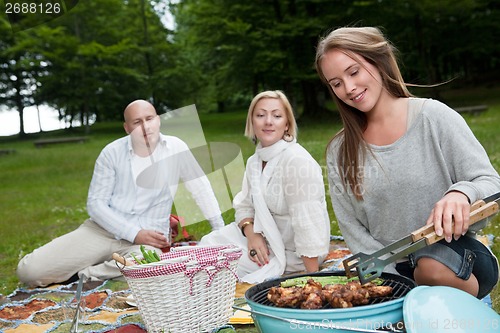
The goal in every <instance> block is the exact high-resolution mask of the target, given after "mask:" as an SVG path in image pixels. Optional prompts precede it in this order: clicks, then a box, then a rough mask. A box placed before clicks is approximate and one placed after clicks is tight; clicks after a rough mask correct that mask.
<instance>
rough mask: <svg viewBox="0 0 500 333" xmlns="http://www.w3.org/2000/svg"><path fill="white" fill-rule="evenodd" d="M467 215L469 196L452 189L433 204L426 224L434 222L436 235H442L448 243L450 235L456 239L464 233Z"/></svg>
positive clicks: (467, 224) (467, 223) (468, 213)
mask: <svg viewBox="0 0 500 333" xmlns="http://www.w3.org/2000/svg"><path fill="white" fill-rule="evenodd" d="M469 215H470V203H469V198H468V197H467V196H466V195H465V194H463V193H462V192H458V191H452V192H449V193H447V194H446V195H445V196H444V197H443V198H442V199H441V200H439V201H438V202H437V203H436V204H435V205H434V208H433V209H432V211H431V214H430V216H429V218H428V219H427V223H426V224H427V225H429V224H434V230H435V232H436V235H438V236H441V235H444V238H445V239H446V241H447V242H448V243H449V242H451V238H452V237H453V238H454V239H455V240H457V239H458V238H460V236H463V235H465V233H466V232H467V230H468V229H469ZM453 223H454V225H453Z"/></svg>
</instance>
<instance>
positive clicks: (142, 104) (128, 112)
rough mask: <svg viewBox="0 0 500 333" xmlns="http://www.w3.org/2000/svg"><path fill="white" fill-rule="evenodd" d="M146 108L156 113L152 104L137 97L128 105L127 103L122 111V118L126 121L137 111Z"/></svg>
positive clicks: (145, 109)
mask: <svg viewBox="0 0 500 333" xmlns="http://www.w3.org/2000/svg"><path fill="white" fill-rule="evenodd" d="M147 110H149V111H153V112H154V113H155V114H157V113H156V109H155V107H154V106H153V104H151V103H149V102H148V101H145V100H143V99H137V100H135V101H133V102H131V103H130V104H129V105H127V107H126V108H125V111H123V118H124V119H125V122H127V120H130V118H133V117H134V116H135V115H136V113H137V112H138V111H147Z"/></svg>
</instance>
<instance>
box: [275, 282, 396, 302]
mask: <svg viewBox="0 0 500 333" xmlns="http://www.w3.org/2000/svg"><path fill="white" fill-rule="evenodd" d="M391 293H392V287H389V286H378V285H376V284H373V283H367V284H365V285H361V284H360V283H359V282H357V281H351V282H348V283H346V284H327V285H325V286H321V283H319V282H316V281H314V280H313V279H309V280H308V281H307V283H306V285H305V286H304V287H297V286H294V287H271V288H270V290H269V292H268V294H267V299H268V300H269V301H270V302H271V303H273V304H274V305H276V306H278V307H292V308H298V307H300V308H302V309H319V308H322V307H323V306H324V305H325V304H330V306H331V307H333V308H350V307H353V306H357V305H364V304H368V302H369V300H370V298H374V297H384V296H389V295H390V294H391Z"/></svg>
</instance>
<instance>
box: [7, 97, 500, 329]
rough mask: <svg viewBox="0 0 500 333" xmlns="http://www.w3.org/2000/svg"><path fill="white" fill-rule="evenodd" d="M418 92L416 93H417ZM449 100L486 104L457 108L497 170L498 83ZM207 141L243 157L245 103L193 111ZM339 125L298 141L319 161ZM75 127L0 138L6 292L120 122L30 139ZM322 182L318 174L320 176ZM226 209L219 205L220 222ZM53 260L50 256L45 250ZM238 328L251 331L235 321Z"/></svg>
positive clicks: (318, 127)
mask: <svg viewBox="0 0 500 333" xmlns="http://www.w3.org/2000/svg"><path fill="white" fill-rule="evenodd" d="M419 95H421V96H422V95H423V94H422V93H420V94H419ZM443 97H444V99H445V101H446V102H447V103H449V104H450V105H452V106H461V105H464V104H467V105H474V104H487V105H488V106H489V109H488V111H486V112H484V113H481V114H480V115H464V117H465V119H466V120H467V122H468V124H469V125H470V126H471V128H472V130H473V132H474V133H475V134H476V136H477V138H478V139H479V141H480V142H481V143H482V144H483V146H484V147H485V149H486V151H487V152H488V154H489V156H490V159H491V161H492V163H493V165H494V166H495V168H496V169H497V170H499V171H500V140H499V139H498V138H499V130H498V129H499V128H500V88H495V89H493V88H489V89H486V88H483V89H480V90H474V91H458V90H452V91H449V92H447V93H443ZM200 118H201V121H202V126H203V130H204V132H205V136H206V139H207V141H208V142H231V143H235V144H237V145H239V147H240V148H241V150H242V153H243V157H244V159H245V160H246V158H247V157H248V156H250V154H251V153H252V152H253V149H254V147H253V145H252V144H251V143H250V142H249V141H248V140H247V139H246V138H244V137H243V132H244V126H245V118H246V111H245V110H242V111H241V112H233V113H227V114H201V115H200ZM339 128H340V125H339V124H335V123H329V122H324V121H322V122H312V121H308V122H306V123H300V122H299V142H300V143H301V144H302V145H303V146H304V147H305V148H306V149H308V150H309V151H310V152H311V154H312V155H313V156H314V157H315V158H316V159H317V160H318V161H319V163H320V164H321V165H322V166H324V165H325V159H324V149H325V145H326V143H327V142H328V141H329V139H330V138H331V137H332V135H333V134H334V133H335V132H336V131H337V130H338V129H339ZM73 134H74V135H82V130H81V129H73V130H72V131H70V130H66V131H55V132H49V133H38V134H36V135H30V136H29V137H28V139H27V140H23V141H19V140H16V139H14V138H0V150H1V149H13V150H15V152H13V153H10V154H5V155H0V169H1V171H2V172H1V173H0V184H1V191H0V235H1V236H2V241H1V242H0V267H2V269H1V270H0V294H4V295H7V294H9V293H11V292H12V291H13V290H14V289H15V288H16V287H17V286H18V281H17V278H16V276H15V268H16V265H17V262H18V261H19V259H20V258H21V257H22V256H24V255H25V254H26V253H28V252H31V251H32V250H33V249H35V248H37V247H39V246H41V245H43V244H44V243H46V242H48V241H50V240H51V239H53V238H55V237H57V236H59V235H61V234H63V233H66V232H68V231H70V230H73V229H75V228H76V227H77V226H78V225H79V224H80V223H82V221H83V220H84V219H85V218H87V213H86V207H85V205H86V196H87V191H88V186H89V182H90V179H91V176H92V171H93V166H94V162H95V159H96V158H97V155H98V154H99V152H100V151H101V149H102V148H103V147H104V146H105V145H106V144H107V143H109V142H110V141H112V140H114V139H116V138H119V137H121V136H123V135H124V132H123V128H122V124H121V123H107V124H97V125H95V126H92V128H91V131H90V134H89V138H90V140H89V141H88V142H86V143H84V144H75V143H73V144H64V145H57V146H49V147H45V148H41V149H37V148H35V147H34V145H33V140H34V139H36V138H39V137H48V136H56V135H64V136H67V135H73ZM325 184H326V182H325ZM329 213H330V217H331V220H332V234H339V231H338V226H337V225H336V222H335V217H334V213H333V211H332V209H331V206H330V204H329ZM233 217H234V212H233V211H232V210H229V211H227V212H225V213H224V219H225V221H226V223H228V222H231V221H232V219H233ZM499 221H500V219H499V218H498V217H497V218H496V219H495V220H494V221H493V222H492V223H490V225H489V226H488V228H487V229H485V230H484V233H485V234H491V235H493V236H494V244H493V251H494V252H495V254H496V255H497V257H498V256H499V255H500V230H499V229H498V222H499ZM188 230H189V232H190V233H191V234H193V235H195V236H197V237H201V236H202V235H203V234H205V233H206V232H208V230H209V225H208V223H207V222H203V223H198V224H194V225H191V226H189V228H188ZM53 260H57V256H56V257H54V258H53ZM492 300H493V304H494V308H495V310H496V311H497V312H500V293H499V290H495V291H494V292H493V293H492ZM238 331H239V332H255V329H253V328H247V329H244V328H241V329H238Z"/></svg>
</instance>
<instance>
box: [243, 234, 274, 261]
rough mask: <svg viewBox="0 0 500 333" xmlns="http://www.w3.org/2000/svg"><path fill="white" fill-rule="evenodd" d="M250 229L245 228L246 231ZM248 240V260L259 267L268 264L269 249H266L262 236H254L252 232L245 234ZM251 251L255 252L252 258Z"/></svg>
mask: <svg viewBox="0 0 500 333" xmlns="http://www.w3.org/2000/svg"><path fill="white" fill-rule="evenodd" d="M248 229H250V228H247V230H248ZM246 235H247V239H248V256H249V257H250V260H252V261H253V262H255V263H256V264H257V265H259V266H264V265H266V264H269V254H270V252H269V248H268V247H267V243H266V240H265V239H264V236H262V234H256V233H254V232H253V230H252V231H250V232H247V233H246ZM252 250H253V251H255V255H253V256H252V254H253V253H252Z"/></svg>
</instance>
